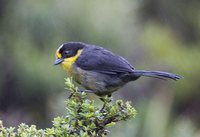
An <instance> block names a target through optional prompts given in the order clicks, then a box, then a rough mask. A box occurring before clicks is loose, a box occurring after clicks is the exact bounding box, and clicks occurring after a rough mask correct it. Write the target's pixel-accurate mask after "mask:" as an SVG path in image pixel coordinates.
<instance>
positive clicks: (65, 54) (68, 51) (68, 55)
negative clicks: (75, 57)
mask: <svg viewBox="0 0 200 137" xmlns="http://www.w3.org/2000/svg"><path fill="white" fill-rule="evenodd" d="M71 54H72V52H71V51H70V50H66V51H64V52H63V57H70V56H72V55H71Z"/></svg>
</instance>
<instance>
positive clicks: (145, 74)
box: [133, 70, 182, 80]
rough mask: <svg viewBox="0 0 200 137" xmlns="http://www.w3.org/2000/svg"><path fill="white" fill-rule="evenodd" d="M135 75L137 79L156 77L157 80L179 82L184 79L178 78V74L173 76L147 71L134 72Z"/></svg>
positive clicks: (166, 73)
mask: <svg viewBox="0 0 200 137" xmlns="http://www.w3.org/2000/svg"><path fill="white" fill-rule="evenodd" d="M133 75H134V76H135V77H140V76H147V77H155V78H159V79H164V80H166V79H173V80H178V79H181V78H182V76H178V75H176V74H172V73H168V72H162V71H147V70H134V72H133Z"/></svg>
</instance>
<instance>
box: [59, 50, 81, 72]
mask: <svg viewBox="0 0 200 137" xmlns="http://www.w3.org/2000/svg"><path fill="white" fill-rule="evenodd" d="M81 52H82V49H80V50H78V52H77V54H76V55H75V56H73V57H69V58H66V59H64V61H63V62H62V63H61V65H62V67H63V69H64V70H66V71H67V72H68V73H70V72H71V67H72V65H73V64H74V62H75V61H76V60H77V58H78V57H79V56H80V54H81Z"/></svg>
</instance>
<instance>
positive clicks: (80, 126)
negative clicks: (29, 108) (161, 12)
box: [0, 78, 136, 137]
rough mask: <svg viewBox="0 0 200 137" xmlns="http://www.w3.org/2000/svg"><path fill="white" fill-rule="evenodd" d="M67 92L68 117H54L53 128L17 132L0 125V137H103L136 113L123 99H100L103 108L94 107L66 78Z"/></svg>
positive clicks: (20, 129) (25, 129) (27, 127)
mask: <svg viewBox="0 0 200 137" xmlns="http://www.w3.org/2000/svg"><path fill="white" fill-rule="evenodd" d="M66 85H67V89H68V90H69V91H70V92H71V95H70V97H69V98H68V99H67V100H66V102H65V103H66V109H67V115H66V116H61V117H57V118H55V119H54V121H53V127H52V128H46V129H39V130H38V129H36V126H35V125H31V126H28V125H26V124H24V123H22V124H20V125H19V127H18V129H16V128H14V127H8V128H7V127H4V126H3V124H2V122H0V136H3V137H7V136H12V137H27V136H34V137H43V136H48V137H49V136H50V137H55V136H56V137H63V136H64V137H74V136H81V137H87V136H100V137H101V136H106V135H107V133H108V130H107V128H109V127H113V126H114V125H115V124H116V122H119V121H123V120H127V119H130V118H133V117H135V115H136V110H135V109H134V108H133V107H132V106H131V105H130V102H126V103H124V102H123V101H122V100H117V101H116V102H112V98H109V97H107V96H106V97H102V98H101V100H102V101H103V102H104V104H103V106H102V108H98V107H96V106H95V103H94V100H90V99H88V98H87V95H86V93H85V92H80V91H79V89H78V88H77V87H75V86H74V84H73V83H72V82H71V79H70V78H67V79H66Z"/></svg>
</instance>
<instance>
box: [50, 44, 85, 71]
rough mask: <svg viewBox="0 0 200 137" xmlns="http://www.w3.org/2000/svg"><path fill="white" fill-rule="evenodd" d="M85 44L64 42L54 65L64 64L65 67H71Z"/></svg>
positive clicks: (58, 50) (57, 53) (57, 52)
mask: <svg viewBox="0 0 200 137" xmlns="http://www.w3.org/2000/svg"><path fill="white" fill-rule="evenodd" d="M85 46H86V45H85V44H84V43H81V42H67V43H64V44H62V45H61V46H60V47H59V48H58V49H57V51H56V54H55V56H56V60H55V62H54V65H58V64H62V65H63V66H64V67H65V68H69V67H71V65H72V64H73V63H74V62H75V61H76V59H77V58H78V57H79V55H80V54H81V52H82V50H83V48H84V47H85Z"/></svg>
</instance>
